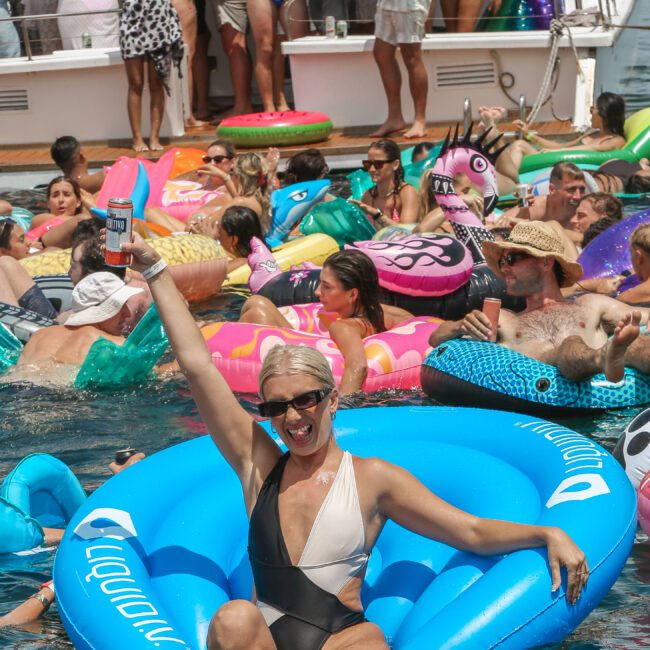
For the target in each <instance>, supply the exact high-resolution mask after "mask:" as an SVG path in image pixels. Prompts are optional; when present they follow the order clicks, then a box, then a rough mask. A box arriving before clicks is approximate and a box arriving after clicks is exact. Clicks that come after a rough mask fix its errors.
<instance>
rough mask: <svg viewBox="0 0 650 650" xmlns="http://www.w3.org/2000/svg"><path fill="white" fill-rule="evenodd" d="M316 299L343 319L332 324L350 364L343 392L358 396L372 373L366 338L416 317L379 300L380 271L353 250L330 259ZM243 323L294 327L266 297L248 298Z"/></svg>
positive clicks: (240, 317)
mask: <svg viewBox="0 0 650 650" xmlns="http://www.w3.org/2000/svg"><path fill="white" fill-rule="evenodd" d="M316 296H317V297H318V299H319V300H320V302H321V303H323V309H324V310H325V311H326V312H336V313H337V314H338V315H339V319H338V320H336V321H334V322H333V323H332V324H331V325H330V326H329V335H330V338H331V339H332V340H333V341H334V343H336V345H337V347H338V348H339V350H340V351H341V354H342V355H343V358H344V360H345V370H344V372H343V377H342V378H341V385H340V386H339V392H340V393H341V394H342V395H347V394H349V393H354V392H356V391H358V390H360V389H361V386H362V385H363V382H364V381H365V379H366V375H367V373H368V362H367V360H366V355H365V351H364V347H363V339H364V338H365V337H367V336H370V335H371V334H378V333H379V332H384V331H386V330H387V329H391V328H393V327H396V326H397V325H399V324H400V323H402V322H403V321H405V320H407V319H408V318H411V317H412V314H410V313H409V312H407V311H405V310H404V309H400V308H399V307H392V306H388V305H382V304H381V303H380V302H379V297H380V288H379V278H378V276H377V269H376V268H375V265H374V264H373V263H372V261H371V260H370V258H369V257H368V256H367V255H366V254H365V253H362V252H361V251H359V250H354V249H346V250H342V251H338V252H337V253H334V254H332V255H330V256H329V257H328V258H327V259H326V260H325V263H324V264H323V268H322V270H321V274H320V284H319V285H318V288H317V289H316ZM239 320H240V322H242V323H258V324H260V325H271V326H274V327H288V328H291V325H290V324H289V322H288V321H287V320H286V318H285V317H284V316H283V315H282V314H281V312H280V310H279V309H278V308H277V307H276V306H275V305H274V304H273V303H272V302H271V301H270V300H269V299H268V298H265V297H264V296H251V297H250V298H248V300H246V302H245V303H244V306H243V307H242V310H241V314H240V316H239Z"/></svg>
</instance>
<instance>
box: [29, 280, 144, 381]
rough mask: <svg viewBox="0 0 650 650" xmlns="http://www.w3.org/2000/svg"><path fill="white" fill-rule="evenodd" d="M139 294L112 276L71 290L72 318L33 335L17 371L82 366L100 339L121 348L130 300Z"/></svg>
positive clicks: (84, 282) (86, 281)
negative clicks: (59, 366)
mask: <svg viewBox="0 0 650 650" xmlns="http://www.w3.org/2000/svg"><path fill="white" fill-rule="evenodd" d="M140 293H142V289H140V288H137V287H128V286H126V285H125V284H124V282H123V281H122V280H120V278H118V277H117V276H116V275H114V274H112V273H106V272H101V273H93V274H91V275H88V276H86V277H85V278H84V279H83V280H81V281H80V282H79V283H78V284H77V286H76V287H75V288H74V289H73V290H72V314H71V315H70V316H69V317H68V319H67V320H66V322H65V324H64V325H52V326H51V327H46V328H43V329H41V330H39V331H38V332H36V333H34V334H33V335H32V337H31V338H30V339H29V341H28V342H27V344H26V345H25V348H24V349H23V352H22V354H21V355H20V359H19V360H18V367H19V368H20V367H21V366H23V367H25V366H32V367H36V368H38V369H45V368H46V367H51V366H53V365H55V364H69V365H81V364H82V363H83V362H84V360H85V358H86V355H87V354H88V350H90V347H91V346H92V344H93V343H94V342H95V341H96V340H97V339H98V338H100V337H102V338H105V339H108V340H109V341H112V342H113V343H117V344H118V345H121V344H122V343H124V341H125V338H124V334H126V333H128V325H129V324H130V323H131V322H132V307H131V305H130V304H129V299H130V298H131V297H132V296H135V295H137V294H140Z"/></svg>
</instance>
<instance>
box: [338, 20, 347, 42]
mask: <svg viewBox="0 0 650 650" xmlns="http://www.w3.org/2000/svg"><path fill="white" fill-rule="evenodd" d="M347 36H348V23H347V21H346V20H337V21H336V38H347Z"/></svg>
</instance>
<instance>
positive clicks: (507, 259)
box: [499, 253, 530, 269]
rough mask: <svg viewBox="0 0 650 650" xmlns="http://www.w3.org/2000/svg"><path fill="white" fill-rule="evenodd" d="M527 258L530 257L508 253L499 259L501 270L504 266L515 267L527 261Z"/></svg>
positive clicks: (523, 254) (525, 254) (526, 254)
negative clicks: (522, 261)
mask: <svg viewBox="0 0 650 650" xmlns="http://www.w3.org/2000/svg"><path fill="white" fill-rule="evenodd" d="M527 257H530V255H528V253H506V254H505V255H502V256H501V257H500V259H499V268H500V269H502V268H503V267H504V266H514V265H515V264H516V263H517V262H520V261H521V260H525V259H526V258H527Z"/></svg>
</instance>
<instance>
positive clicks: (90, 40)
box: [81, 32, 93, 48]
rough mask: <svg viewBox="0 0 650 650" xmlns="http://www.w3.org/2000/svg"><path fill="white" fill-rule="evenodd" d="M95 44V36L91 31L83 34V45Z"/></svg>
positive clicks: (86, 46) (87, 46) (90, 45)
mask: <svg viewBox="0 0 650 650" xmlns="http://www.w3.org/2000/svg"><path fill="white" fill-rule="evenodd" d="M92 46H93V37H92V35H91V34H90V33H89V32H84V33H83V34H82V35H81V47H85V48H89V47H92Z"/></svg>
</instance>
